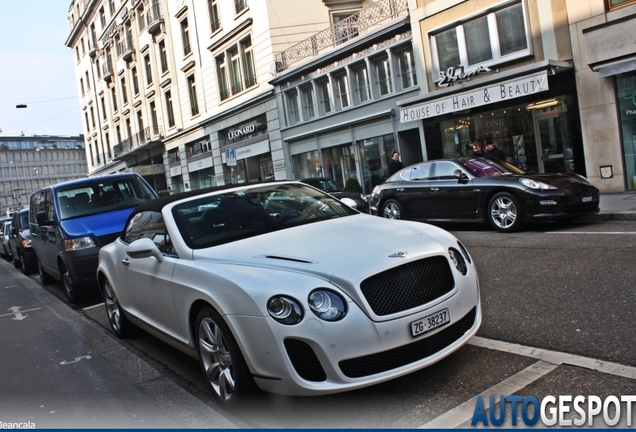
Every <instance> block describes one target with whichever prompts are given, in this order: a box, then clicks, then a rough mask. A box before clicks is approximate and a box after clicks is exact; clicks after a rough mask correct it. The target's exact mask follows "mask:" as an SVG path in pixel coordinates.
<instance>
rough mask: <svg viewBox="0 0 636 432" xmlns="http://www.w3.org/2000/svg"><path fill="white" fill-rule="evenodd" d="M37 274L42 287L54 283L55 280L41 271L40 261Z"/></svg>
mask: <svg viewBox="0 0 636 432" xmlns="http://www.w3.org/2000/svg"><path fill="white" fill-rule="evenodd" d="M38 273H39V274H40V282H42V285H51V284H52V283H53V282H55V278H54V277H53V276H51V275H50V274H48V273H47V272H45V271H44V270H43V269H42V264H40V261H38Z"/></svg>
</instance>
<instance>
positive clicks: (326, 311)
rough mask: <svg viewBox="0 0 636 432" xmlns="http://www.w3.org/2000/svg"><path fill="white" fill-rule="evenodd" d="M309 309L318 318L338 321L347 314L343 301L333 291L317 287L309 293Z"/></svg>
mask: <svg viewBox="0 0 636 432" xmlns="http://www.w3.org/2000/svg"><path fill="white" fill-rule="evenodd" d="M308 301H309V309H311V311H312V312H313V313H314V314H315V315H316V316H317V317H318V318H320V319H323V320H325V321H338V320H340V319H342V318H343V317H344V316H345V315H346V314H347V309H346V306H345V301H344V300H343V299H342V297H340V296H339V295H338V294H336V293H335V292H333V291H330V290H326V289H317V290H314V291H312V292H311V293H310V294H309V298H308Z"/></svg>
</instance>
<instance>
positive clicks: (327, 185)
mask: <svg viewBox="0 0 636 432" xmlns="http://www.w3.org/2000/svg"><path fill="white" fill-rule="evenodd" d="M301 182H303V183H307V184H308V185H310V186H313V187H315V188H318V189H320V190H321V191H324V192H327V193H328V194H330V195H333V196H334V197H336V198H338V199H339V200H341V199H343V198H349V199H351V200H353V201H354V202H355V204H356V205H355V209H356V210H358V211H359V212H362V213H369V203H368V202H367V197H365V196H364V195H362V194H361V193H356V192H348V191H345V190H343V189H342V188H341V187H340V185H339V184H338V183H336V182H335V181H334V180H333V179H330V178H326V177H313V178H306V179H302V180H301Z"/></svg>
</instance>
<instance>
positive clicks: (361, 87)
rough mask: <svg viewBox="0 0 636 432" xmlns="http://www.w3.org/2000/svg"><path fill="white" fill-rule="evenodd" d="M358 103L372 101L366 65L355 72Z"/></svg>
mask: <svg viewBox="0 0 636 432" xmlns="http://www.w3.org/2000/svg"><path fill="white" fill-rule="evenodd" d="M353 76H354V80H355V86H356V89H355V91H356V94H357V97H358V103H362V102H366V101H368V100H369V99H371V86H370V85H369V71H368V70H367V67H366V65H364V66H362V67H358V68H356V69H354V70H353Z"/></svg>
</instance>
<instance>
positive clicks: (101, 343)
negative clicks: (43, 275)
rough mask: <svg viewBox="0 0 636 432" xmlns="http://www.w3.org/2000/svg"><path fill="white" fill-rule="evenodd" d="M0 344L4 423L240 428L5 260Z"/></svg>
mask: <svg viewBox="0 0 636 432" xmlns="http://www.w3.org/2000/svg"><path fill="white" fill-rule="evenodd" d="M0 344H1V347H2V349H0V365H1V367H0V389H2V391H0V422H2V423H3V424H13V425H22V427H23V428H30V427H31V426H33V427H34V428H38V429H43V428H64V429H69V428H91V429H93V428H109V429H110V428H156V429H166V428H169V429H170V428H179V429H183V428H223V429H229V428H232V429H233V428H235V427H236V426H235V425H234V424H233V423H231V422H230V421H229V420H228V419H226V418H225V417H223V416H222V415H221V414H219V413H218V412H216V411H215V410H213V409H212V408H210V407H209V406H208V405H206V404H204V403H203V402H201V401H200V400H198V399H197V398H195V397H194V396H192V395H191V394H190V393H188V392H187V391H185V390H184V389H182V388H181V387H179V386H177V385H176V384H175V383H173V382H172V381H170V380H169V379H167V378H166V377H164V376H163V375H162V374H161V373H160V372H159V371H157V370H156V369H155V368H153V367H151V366H150V365H148V364H147V363H145V362H144V361H143V360H142V359H140V358H138V357H137V356H135V355H134V354H132V353H131V352H129V351H128V350H127V349H125V348H124V347H123V346H122V345H121V344H120V343H119V342H118V341H117V340H116V339H114V338H113V337H111V335H108V334H107V333H106V331H105V330H104V329H103V328H102V327H101V326H99V325H98V324H96V323H94V322H92V321H91V320H89V319H88V318H86V317H85V316H83V315H82V314H81V313H79V312H77V311H74V310H73V309H71V308H70V307H69V306H68V305H66V304H64V303H63V302H62V301H61V300H59V299H58V298H57V297H55V296H54V295H52V294H51V293H49V292H48V291H46V290H45V289H44V288H42V287H41V286H40V285H39V284H38V283H37V282H36V281H35V280H33V279H31V278H30V277H27V276H24V275H23V274H22V273H20V272H19V271H18V270H17V269H15V268H14V267H13V265H11V264H10V263H8V262H6V261H5V260H0ZM16 427H19V426H13V428H16Z"/></svg>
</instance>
